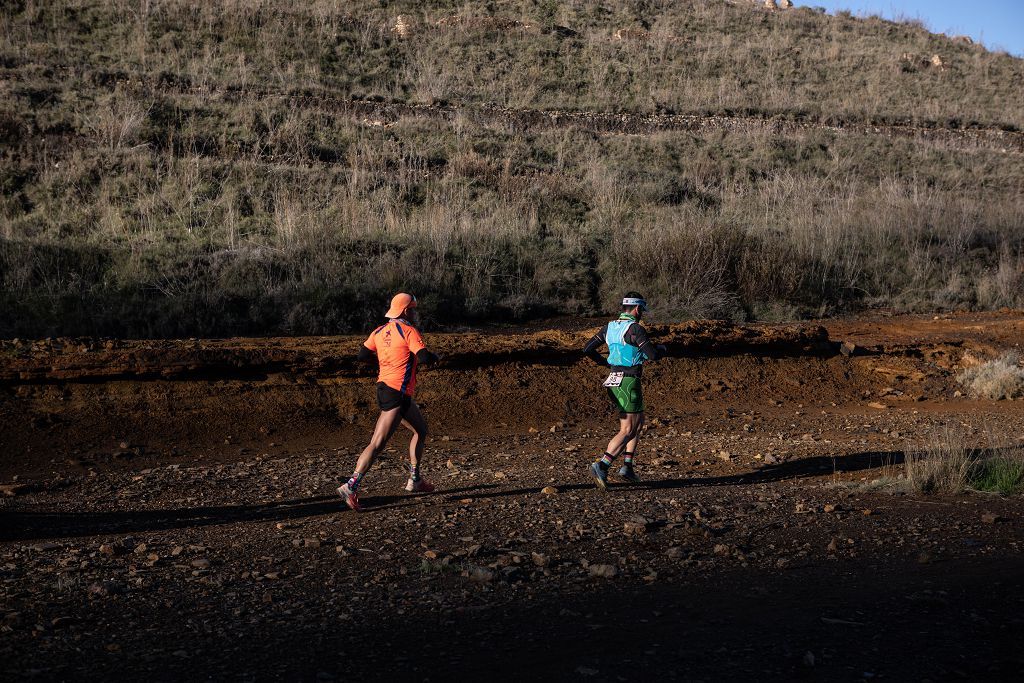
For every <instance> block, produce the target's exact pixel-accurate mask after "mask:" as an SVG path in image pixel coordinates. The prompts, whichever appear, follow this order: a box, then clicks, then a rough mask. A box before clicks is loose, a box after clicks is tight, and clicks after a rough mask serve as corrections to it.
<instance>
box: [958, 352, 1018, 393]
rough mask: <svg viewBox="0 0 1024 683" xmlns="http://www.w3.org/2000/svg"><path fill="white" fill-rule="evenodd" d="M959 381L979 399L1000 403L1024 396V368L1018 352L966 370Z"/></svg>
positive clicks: (961, 373) (1008, 353)
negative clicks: (1000, 401)
mask: <svg viewBox="0 0 1024 683" xmlns="http://www.w3.org/2000/svg"><path fill="white" fill-rule="evenodd" d="M957 379H958V380H959V381H960V383H961V384H963V385H964V386H965V387H966V388H967V390H968V391H969V392H970V393H971V395H972V396H975V397H977V398H987V399H992V400H995V401H999V400H1003V399H1013V398H1020V397H1022V396H1024V366H1022V364H1021V356H1020V354H1019V353H1017V352H1016V351H1007V352H1006V353H1004V354H1003V355H1001V356H999V357H998V358H995V359H993V360H990V361H987V362H984V363H981V364H979V365H975V366H973V367H970V368H966V369H964V370H963V371H962V372H960V374H959V375H957Z"/></svg>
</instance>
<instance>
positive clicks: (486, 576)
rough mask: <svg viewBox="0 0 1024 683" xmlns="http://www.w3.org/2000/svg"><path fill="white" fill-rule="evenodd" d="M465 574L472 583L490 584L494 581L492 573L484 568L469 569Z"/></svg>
mask: <svg viewBox="0 0 1024 683" xmlns="http://www.w3.org/2000/svg"><path fill="white" fill-rule="evenodd" d="M467 573H468V576H469V580H470V581H472V582H473V583H490V582H491V581H493V580H494V572H492V571H491V570H490V569H487V568H486V567H470V568H469V569H468V570H467Z"/></svg>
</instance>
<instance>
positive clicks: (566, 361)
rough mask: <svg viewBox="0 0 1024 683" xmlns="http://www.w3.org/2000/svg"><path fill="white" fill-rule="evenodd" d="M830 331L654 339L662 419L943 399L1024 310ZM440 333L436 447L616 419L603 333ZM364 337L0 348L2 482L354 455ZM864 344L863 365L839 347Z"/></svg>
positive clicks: (654, 383)
mask: <svg viewBox="0 0 1024 683" xmlns="http://www.w3.org/2000/svg"><path fill="white" fill-rule="evenodd" d="M828 328H829V329H827V330H826V328H825V327H822V326H820V325H803V326H738V325H732V324H729V323H723V322H707V321H705V322H691V323H687V324H683V325H671V326H657V325H655V326H652V327H651V332H652V335H653V336H654V337H655V338H656V339H657V341H658V342H659V343H664V344H666V345H667V347H668V358H666V359H664V360H663V361H660V362H659V363H657V364H655V365H653V366H651V367H650V368H649V369H648V372H647V381H646V382H645V385H646V389H645V390H646V393H647V395H648V403H649V404H650V408H651V413H652V415H653V416H659V415H661V416H678V415H683V414H686V413H691V414H697V413H703V412H707V411H708V410H711V409H716V410H719V411H725V412H724V413H723V414H725V415H726V416H729V415H730V414H738V413H739V412H742V411H766V412H771V411H774V410H783V408H782V406H783V404H785V405H786V406H787V408H786V409H788V406H790V405H791V404H793V403H796V404H801V405H802V404H806V405H814V404H822V405H830V404H833V405H834V404H844V405H845V404H853V405H857V406H862V405H864V404H866V403H870V402H872V397H875V398H879V397H880V398H882V399H884V400H885V401H888V402H890V403H894V402H901V401H915V402H926V401H929V400H941V401H945V400H948V399H950V398H951V397H952V395H953V393H954V391H955V389H956V386H955V382H954V380H953V371H954V370H955V369H956V366H957V363H958V362H959V358H960V356H961V355H962V353H963V351H964V350H965V349H967V348H970V349H973V350H974V351H975V352H976V353H980V354H982V355H991V354H993V353H995V352H996V351H997V350H998V349H1000V348H1005V347H1007V346H1012V345H1013V343H1014V342H1015V341H1017V340H1019V339H1020V338H1021V333H1022V332H1024V317H1022V316H1021V315H1020V314H1010V313H1004V314H992V315H982V316H953V317H946V318H941V319H932V318H931V317H923V318H900V319H895V320H885V319H879V320H875V321H872V320H867V319H858V320H853V321H835V322H830V323H828ZM592 331H593V330H592V329H588V330H584V331H559V330H555V331H541V332H532V333H524V334H487V333H483V332H473V333H448V334H428V335H427V340H428V343H429V344H430V345H431V346H432V347H433V348H434V349H435V350H437V351H438V352H440V353H441V354H442V356H443V360H442V361H441V363H440V364H439V365H438V366H436V367H434V368H430V369H426V370H424V371H423V372H422V374H421V379H420V388H419V391H418V396H417V398H418V400H419V401H420V402H421V404H423V405H424V407H425V409H426V411H427V415H428V417H429V420H430V423H431V426H432V429H433V431H434V433H435V436H438V437H444V436H446V435H455V434H460V433H476V434H485V435H486V434H496V435H497V434H518V433H528V432H529V431H530V430H547V429H549V428H550V427H551V426H552V425H556V424H558V423H570V424H571V423H579V422H581V421H584V422H585V421H587V420H589V419H591V418H593V417H594V416H595V415H604V414H605V413H608V414H609V415H610V411H609V408H608V407H607V405H606V401H605V399H604V396H603V392H602V391H601V389H600V380H601V375H602V370H601V369H600V368H598V367H595V366H594V365H593V364H592V363H591V362H590V361H588V360H586V359H584V358H582V357H581V354H580V348H581V347H582V346H583V344H584V343H585V341H586V339H587V338H588V337H589V336H590V334H591V333H592ZM361 339H362V338H361V337H322V338H274V339H226V340H183V341H168V340H152V341H103V340H83V339H51V340H43V341H22V340H12V341H5V342H2V343H0V435H2V436H0V448H2V450H3V452H4V453H5V457H4V458H3V461H2V463H0V473H2V474H5V475H6V474H14V473H21V474H22V475H25V474H31V473H33V472H35V473H42V472H50V471H53V470H55V469H56V470H61V469H66V468H76V467H79V466H88V467H94V466H117V465H119V464H123V463H124V464H126V463H133V464H134V465H135V466H141V464H142V463H146V462H148V461H153V462H157V461H163V460H165V459H167V458H181V459H184V460H193V459H197V458H199V459H203V458H214V459H233V458H237V457H244V456H245V455H246V454H247V453H259V452H276V451H284V452H288V451H289V449H300V448H303V447H306V446H309V445H326V446H349V445H353V444H356V443H358V442H359V441H360V440H362V439H363V438H365V433H366V430H367V429H368V428H369V426H370V423H371V421H372V419H373V418H374V417H375V410H376V406H375V405H374V402H373V390H372V385H373V380H374V371H373V369H372V368H368V367H366V366H360V365H359V364H357V363H356V361H355V352H356V350H357V349H358V346H359V344H360V342H361ZM843 341H849V342H851V343H853V344H855V348H854V349H853V353H852V354H850V355H846V354H844V353H842V352H841V349H840V344H841V342H843Z"/></svg>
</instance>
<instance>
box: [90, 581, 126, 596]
mask: <svg viewBox="0 0 1024 683" xmlns="http://www.w3.org/2000/svg"><path fill="white" fill-rule="evenodd" d="M88 590H89V595H92V596H95V597H98V598H107V597H110V596H111V595H120V594H121V593H123V592H124V588H123V587H122V586H121V584H119V583H118V582H117V581H110V580H107V581H97V582H96V583H93V584H90V585H89V589H88Z"/></svg>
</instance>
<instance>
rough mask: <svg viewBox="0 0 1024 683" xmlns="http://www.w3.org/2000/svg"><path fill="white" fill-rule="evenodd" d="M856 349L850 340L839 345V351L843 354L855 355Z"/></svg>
mask: <svg viewBox="0 0 1024 683" xmlns="http://www.w3.org/2000/svg"><path fill="white" fill-rule="evenodd" d="M857 351H858V348H857V345H856V344H854V343H853V342H851V341H844V342H843V344H842V346H840V347H839V353H841V354H843V355H844V356H853V355H856V353H857Z"/></svg>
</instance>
